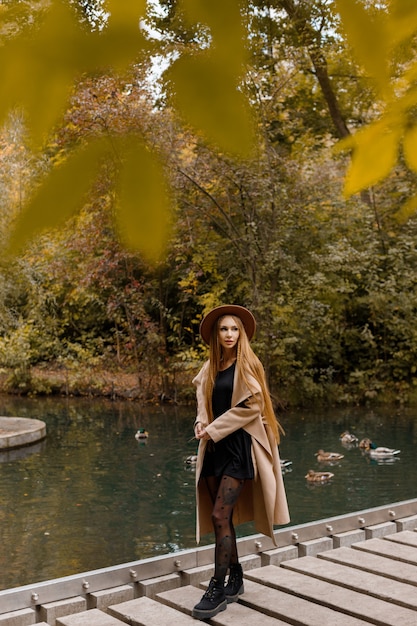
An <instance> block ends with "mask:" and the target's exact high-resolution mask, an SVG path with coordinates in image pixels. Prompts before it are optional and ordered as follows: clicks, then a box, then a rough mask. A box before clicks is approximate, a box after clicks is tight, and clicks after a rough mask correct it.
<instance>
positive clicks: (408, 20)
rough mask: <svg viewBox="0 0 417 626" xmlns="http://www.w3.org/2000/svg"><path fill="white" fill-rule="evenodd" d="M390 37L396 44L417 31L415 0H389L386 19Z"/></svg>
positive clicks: (416, 6)
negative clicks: (388, 13) (387, 18)
mask: <svg viewBox="0 0 417 626" xmlns="http://www.w3.org/2000/svg"><path fill="white" fill-rule="evenodd" d="M388 27H389V33H390V39H391V41H392V43H394V44H398V43H400V42H401V41H403V40H404V39H408V38H409V37H410V36H411V35H413V33H415V32H416V31H417V3H416V1H415V0H391V2H390V19H389V20H388Z"/></svg>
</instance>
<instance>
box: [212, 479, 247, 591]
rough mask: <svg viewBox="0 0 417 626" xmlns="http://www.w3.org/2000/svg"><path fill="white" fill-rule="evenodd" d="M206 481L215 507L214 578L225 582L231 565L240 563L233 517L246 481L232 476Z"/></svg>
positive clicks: (213, 518)
mask: <svg viewBox="0 0 417 626" xmlns="http://www.w3.org/2000/svg"><path fill="white" fill-rule="evenodd" d="M205 480H206V482H207V486H208V489H209V491H210V496H211V499H212V501H213V505H214V506H213V512H212V516H211V517H212V521H213V529H214V534H215V537H216V547H215V552H214V577H215V578H216V579H217V580H220V581H224V579H225V577H226V574H227V570H228V568H229V565H231V564H234V563H237V562H238V556H237V546H236V533H235V528H234V526H233V522H232V516H233V507H234V506H235V504H236V502H237V500H238V498H239V496H240V493H241V491H242V488H243V485H244V484H245V481H244V480H241V479H239V478H232V477H231V476H222V477H221V478H216V477H215V476H209V477H207V478H206V479H205Z"/></svg>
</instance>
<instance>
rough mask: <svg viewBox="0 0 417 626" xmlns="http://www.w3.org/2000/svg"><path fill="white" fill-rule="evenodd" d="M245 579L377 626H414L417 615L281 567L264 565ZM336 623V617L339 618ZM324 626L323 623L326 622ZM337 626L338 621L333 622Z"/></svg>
mask: <svg viewBox="0 0 417 626" xmlns="http://www.w3.org/2000/svg"><path fill="white" fill-rule="evenodd" d="M246 576H247V577H248V578H249V579H250V580H254V581H256V582H258V583H260V584H264V585H269V586H271V587H273V588H274V589H280V590H282V591H285V592H287V593H290V594H291V593H292V594H294V596H298V597H302V598H304V599H306V600H309V601H311V602H315V603H319V604H321V605H323V606H325V607H328V608H331V609H333V610H336V611H340V613H341V614H345V615H346V616H350V617H349V619H352V618H357V619H362V618H363V619H364V620H366V621H368V622H371V623H372V624H378V626H415V625H416V624H417V613H416V611H414V610H412V609H409V608H405V607H402V606H398V605H394V606H393V605H391V604H390V603H389V602H385V601H383V600H379V599H377V598H373V597H370V596H369V595H366V594H364V593H359V592H357V591H352V590H350V589H346V588H343V587H339V586H337V585H334V584H332V583H329V582H326V581H322V580H317V579H316V578H313V577H311V576H306V575H304V574H300V573H298V572H293V571H291V570H288V569H287V568H284V567H275V566H274V565H267V566H265V567H262V568H260V569H258V570H252V571H250V572H247V574H246ZM338 619H339V616H338ZM325 623H326V622H325ZM336 623H337V624H339V621H337V622H336Z"/></svg>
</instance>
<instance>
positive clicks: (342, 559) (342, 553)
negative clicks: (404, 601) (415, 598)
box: [318, 548, 417, 585]
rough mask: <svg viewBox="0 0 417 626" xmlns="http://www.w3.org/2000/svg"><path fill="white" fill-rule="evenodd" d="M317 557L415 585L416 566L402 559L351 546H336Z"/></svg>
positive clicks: (416, 578)
mask: <svg viewBox="0 0 417 626" xmlns="http://www.w3.org/2000/svg"><path fill="white" fill-rule="evenodd" d="M318 558H319V559H324V560H325V561H332V562H334V563H340V564H341V565H346V566H347V567H352V568H357V569H361V570H364V571H365V572H374V573H378V574H380V575H381V576H385V577H386V578H392V579H393V580H399V581H402V582H407V583H408V584H410V585H417V567H416V566H415V565H411V564H409V563H404V562H402V561H396V560H394V559H389V558H386V557H383V556H379V555H378V554H372V553H371V552H367V554H366V555H364V554H362V553H361V552H360V550H353V549H352V548H336V549H334V550H328V551H327V552H322V553H321V554H319V555H318Z"/></svg>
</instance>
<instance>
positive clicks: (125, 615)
mask: <svg viewBox="0 0 417 626" xmlns="http://www.w3.org/2000/svg"><path fill="white" fill-rule="evenodd" d="M200 595H201V593H200ZM108 612H109V613H110V614H111V615H114V617H117V618H119V619H120V620H122V622H124V623H125V624H126V623H127V624H131V626H159V624H161V625H162V624H169V625H170V626H191V625H194V626H195V620H194V619H193V618H192V617H191V616H190V615H186V614H185V613H182V612H181V611H177V610H175V609H173V608H171V607H169V606H166V605H165V604H162V603H161V602H158V601H157V600H152V598H147V597H146V596H142V598H137V599H136V600H129V601H128V602H122V603H121V604H115V605H114V606H110V607H109V608H108ZM87 613H90V611H88V612H87Z"/></svg>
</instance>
